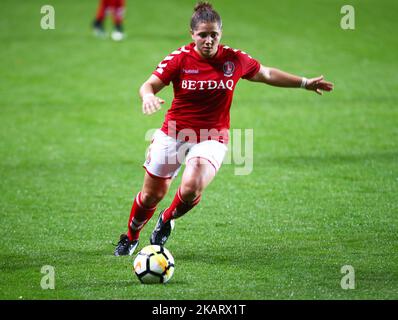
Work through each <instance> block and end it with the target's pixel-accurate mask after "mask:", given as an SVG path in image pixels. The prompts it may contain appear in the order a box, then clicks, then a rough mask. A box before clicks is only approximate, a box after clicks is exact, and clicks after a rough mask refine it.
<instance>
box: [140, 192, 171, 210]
mask: <svg viewBox="0 0 398 320" xmlns="http://www.w3.org/2000/svg"><path fill="white" fill-rule="evenodd" d="M164 196H165V193H164V192H162V191H155V192H154V191H142V192H141V202H142V204H143V205H144V206H145V207H147V208H150V207H154V206H156V205H157V204H158V203H159V202H160V201H162V199H163V198H164Z"/></svg>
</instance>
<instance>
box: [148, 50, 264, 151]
mask: <svg viewBox="0 0 398 320" xmlns="http://www.w3.org/2000/svg"><path fill="white" fill-rule="evenodd" d="M194 47H195V44H194V43H191V44H189V45H187V46H184V47H181V48H180V49H178V50H176V51H174V52H172V53H171V54H170V55H168V56H167V57H166V58H165V59H164V60H163V61H162V62H161V63H160V64H159V65H158V67H157V69H156V70H155V71H154V72H153V74H154V75H156V76H157V77H158V78H159V79H160V80H162V82H163V83H164V84H165V85H169V84H170V82H173V88H174V99H173V102H172V105H171V108H170V109H169V110H168V111H167V113H166V116H165V121H164V123H163V126H162V128H161V130H162V131H163V132H164V133H166V134H168V135H171V136H174V137H177V135H178V133H180V132H181V131H182V130H183V132H182V133H183V135H182V136H184V137H185V140H187V136H190V134H189V133H192V134H191V136H194V137H196V138H197V142H199V141H203V140H208V139H216V140H218V141H220V142H223V143H228V136H229V130H228V129H229V127H230V115H229V110H230V107H231V103H232V97H233V94H234V89H235V86H236V84H237V82H238V81H239V79H240V78H243V79H250V78H252V77H253V76H254V75H255V74H256V73H257V72H258V71H259V70H260V63H259V62H258V61H257V60H255V59H253V58H252V57H250V56H249V55H247V54H246V53H245V52H242V51H240V50H236V49H232V48H229V47H227V46H224V45H219V46H218V50H217V53H216V54H215V56H214V57H212V58H209V59H205V58H203V57H201V56H200V55H199V53H197V52H196V51H195V49H194ZM178 138H180V135H178Z"/></svg>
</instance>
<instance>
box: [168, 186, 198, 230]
mask: <svg viewBox="0 0 398 320" xmlns="http://www.w3.org/2000/svg"><path fill="white" fill-rule="evenodd" d="M180 188H181V187H180ZM180 188H178V190H177V193H176V195H175V197H174V200H173V202H172V203H171V205H170V207H168V208H167V209H166V210H165V211H164V212H163V215H162V220H163V222H167V221H169V220H171V219H177V218H179V217H181V216H183V215H184V214H186V213H187V212H188V211H189V210H191V209H192V208H193V207H195V206H196V205H197V204H198V203H199V201H200V198H201V196H198V197H197V198H196V199H194V200H193V201H192V202H189V203H188V202H185V201H184V200H182V197H181V191H180Z"/></svg>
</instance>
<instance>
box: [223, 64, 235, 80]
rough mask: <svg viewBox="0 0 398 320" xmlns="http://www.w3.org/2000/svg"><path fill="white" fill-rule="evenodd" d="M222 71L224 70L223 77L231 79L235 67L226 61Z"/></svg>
mask: <svg viewBox="0 0 398 320" xmlns="http://www.w3.org/2000/svg"><path fill="white" fill-rule="evenodd" d="M223 70H224V76H226V77H232V75H233V74H234V71H235V65H234V63H233V62H231V61H227V62H225V63H224V65H223Z"/></svg>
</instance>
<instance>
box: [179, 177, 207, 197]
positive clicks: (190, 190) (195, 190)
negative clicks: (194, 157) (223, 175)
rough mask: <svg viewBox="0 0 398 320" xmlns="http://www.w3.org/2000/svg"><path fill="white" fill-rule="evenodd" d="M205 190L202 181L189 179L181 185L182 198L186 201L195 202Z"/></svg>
mask: <svg viewBox="0 0 398 320" xmlns="http://www.w3.org/2000/svg"><path fill="white" fill-rule="evenodd" d="M203 189H204V186H203V183H201V181H200V179H187V180H185V181H183V183H182V184H181V189H180V192H181V197H182V199H183V200H184V201H188V202H190V201H193V200H194V199H196V198H197V197H199V196H200V195H201V194H202V192H203Z"/></svg>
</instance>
